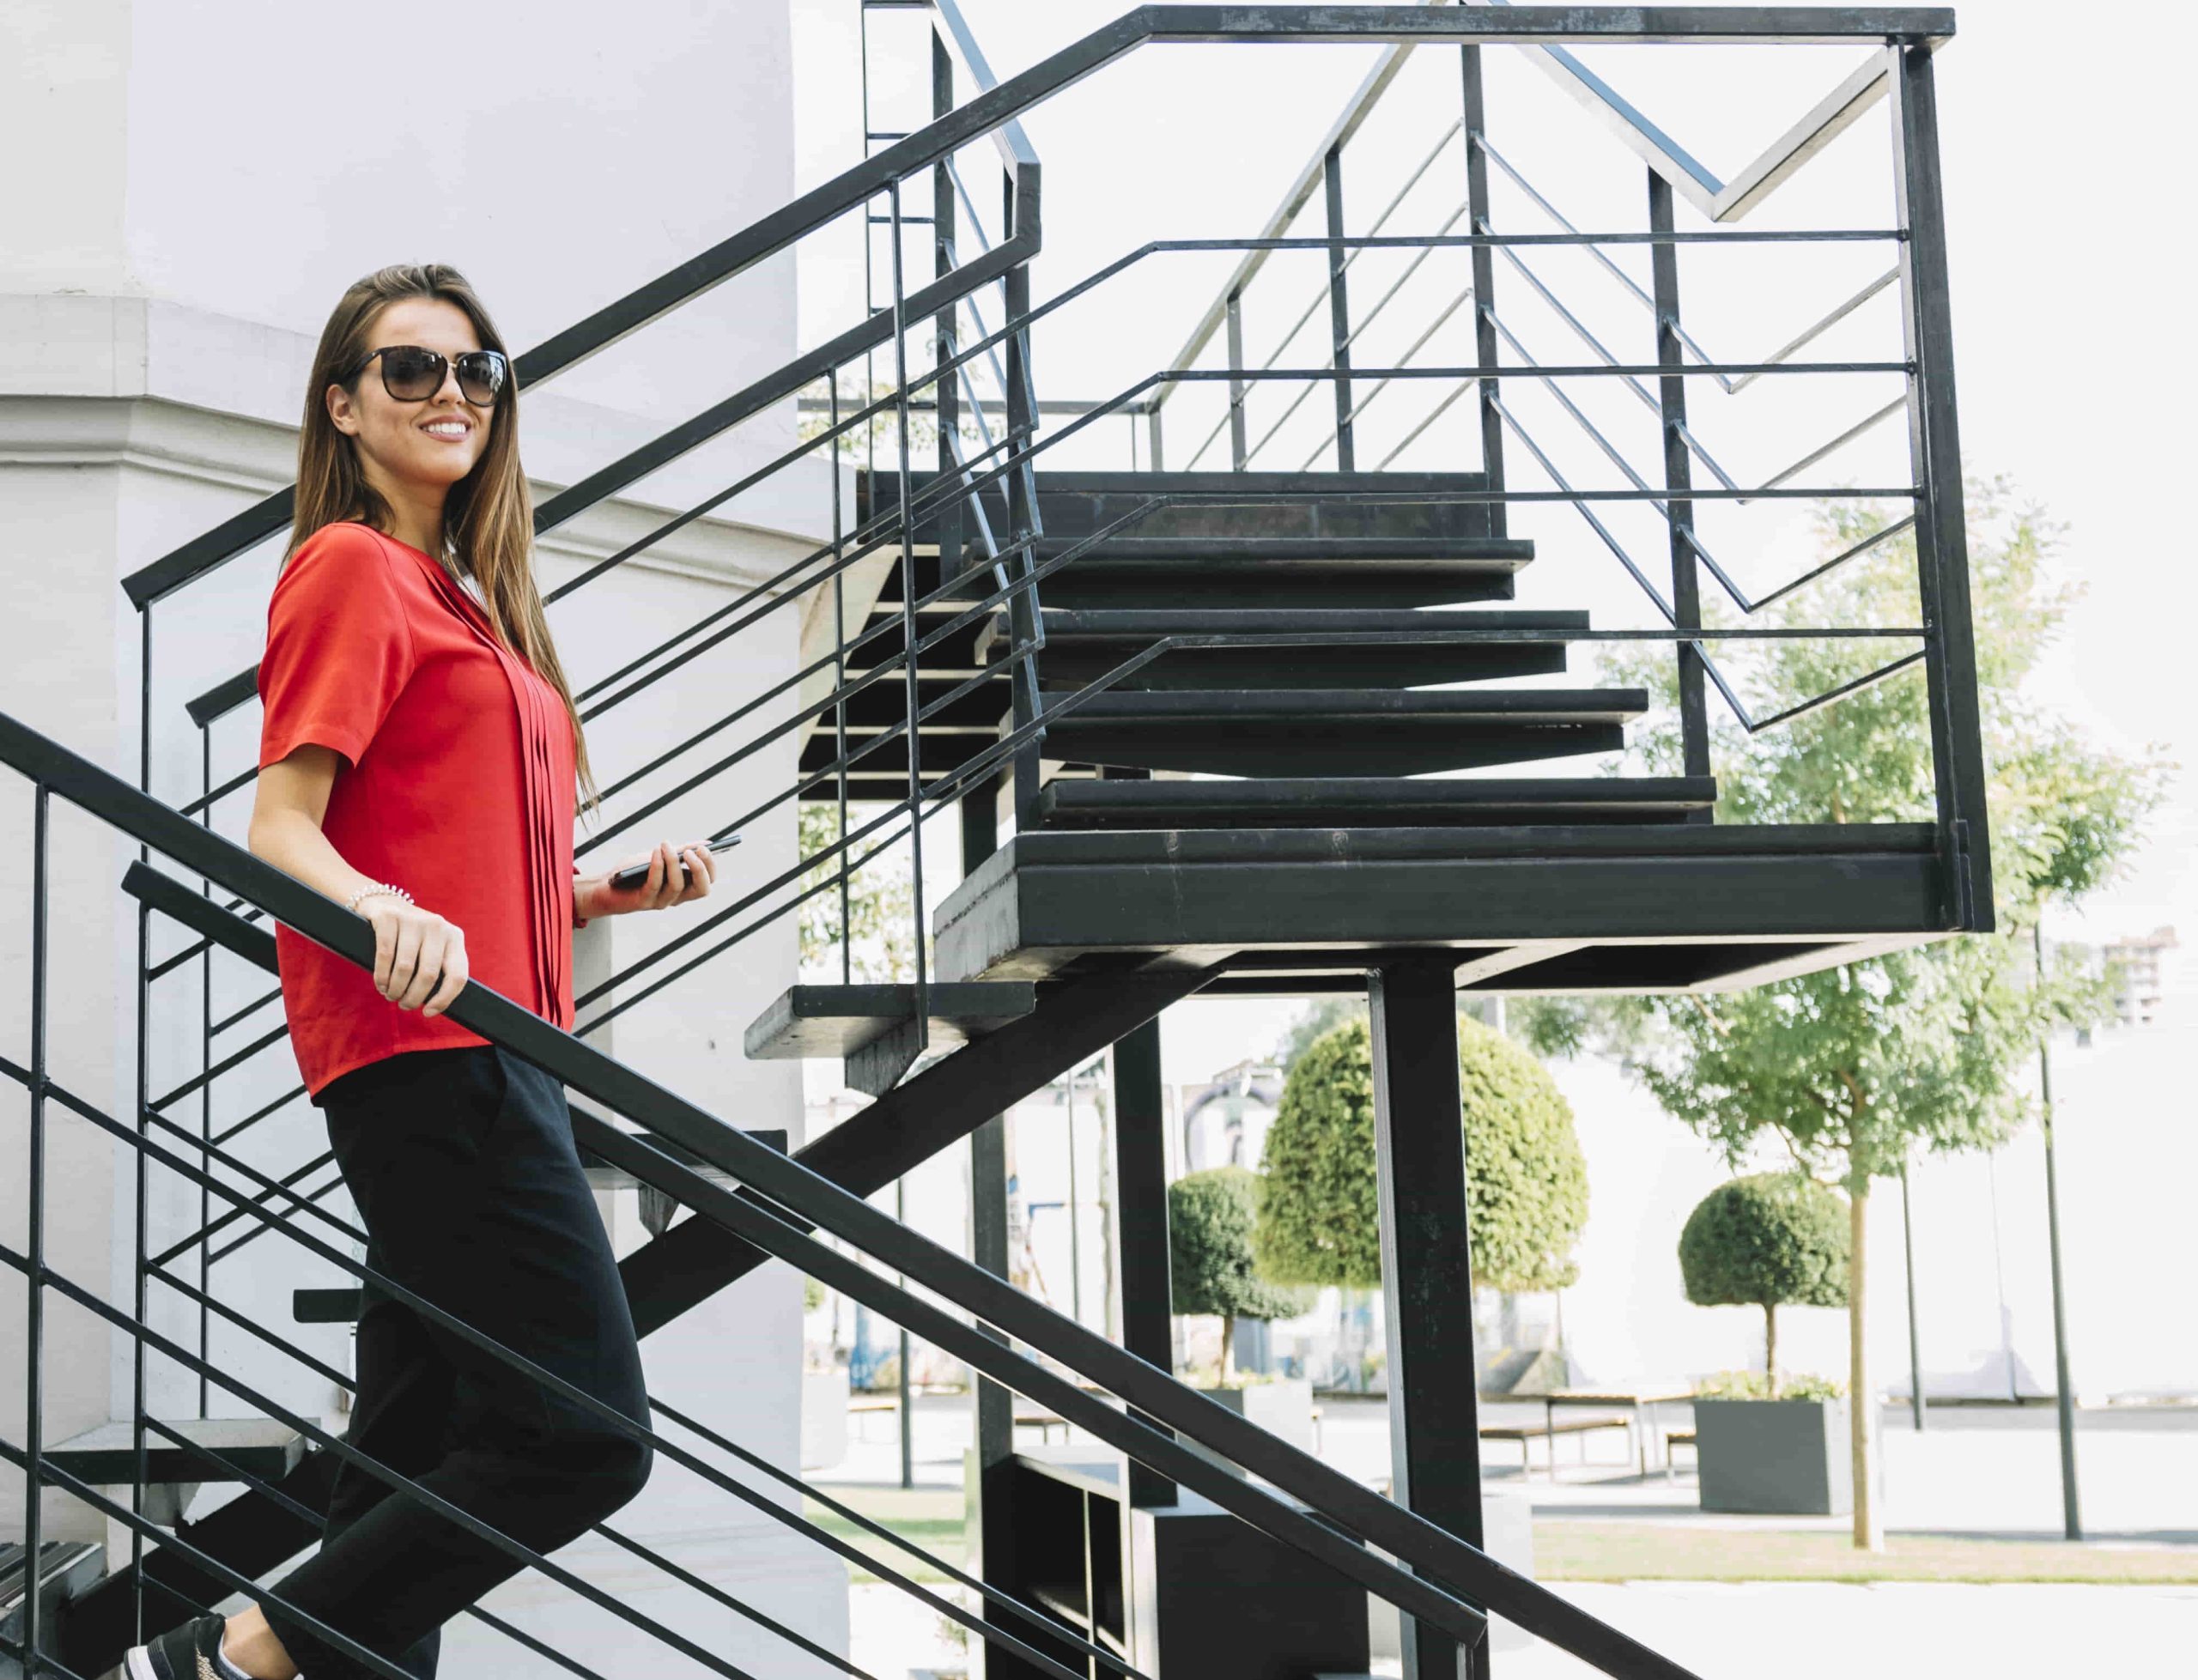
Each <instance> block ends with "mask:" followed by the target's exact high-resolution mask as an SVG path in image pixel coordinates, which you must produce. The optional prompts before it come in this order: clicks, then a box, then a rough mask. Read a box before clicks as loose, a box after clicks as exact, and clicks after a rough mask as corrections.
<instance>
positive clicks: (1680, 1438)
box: [1664, 1429, 1702, 1482]
mask: <svg viewBox="0 0 2198 1680" xmlns="http://www.w3.org/2000/svg"><path fill="white" fill-rule="evenodd" d="M1674 1446H1685V1447H1689V1448H1691V1449H1692V1450H1693V1452H1694V1454H1695V1464H1696V1465H1697V1468H1698V1467H1699V1466H1700V1465H1701V1463H1702V1449H1701V1448H1700V1447H1699V1446H1696V1445H1695V1440H1694V1431H1693V1430H1691V1429H1667V1430H1665V1431H1664V1480H1666V1481H1667V1482H1669V1481H1672V1480H1673V1475H1672V1449H1673V1447H1674Z"/></svg>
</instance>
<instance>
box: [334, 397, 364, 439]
mask: <svg viewBox="0 0 2198 1680" xmlns="http://www.w3.org/2000/svg"><path fill="white" fill-rule="evenodd" d="M327 402H328V417H329V419H330V420H331V421H333V422H335V424H336V429H337V431H339V432H341V433H343V434H344V435H345V436H346V437H352V436H355V435H356V434H357V433H358V430H359V419H358V416H357V415H355V414H353V413H352V412H351V393H350V392H349V391H346V390H344V389H343V386H342V385H331V386H329V387H328V395H327Z"/></svg>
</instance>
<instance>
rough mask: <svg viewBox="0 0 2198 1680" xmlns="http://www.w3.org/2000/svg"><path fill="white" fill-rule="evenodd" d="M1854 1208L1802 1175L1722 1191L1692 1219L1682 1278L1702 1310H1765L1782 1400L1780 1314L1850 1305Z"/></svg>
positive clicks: (1768, 1360)
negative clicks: (1849, 1210)
mask: <svg viewBox="0 0 2198 1680" xmlns="http://www.w3.org/2000/svg"><path fill="white" fill-rule="evenodd" d="M1847 1244H1848V1221H1847V1204H1845V1203H1844V1202H1843V1201H1841V1200H1840V1199H1839V1198H1838V1197H1837V1196H1836V1195H1834V1194H1833V1193H1832V1192H1831V1191H1830V1190H1828V1189H1826V1188H1825V1186H1823V1185H1820V1184H1819V1183H1818V1182H1817V1181H1816V1180H1813V1179H1811V1178H1806V1177H1804V1176H1802V1175H1801V1174H1798V1173H1758V1174H1754V1175H1752V1177H1748V1178H1744V1179H1734V1180H1733V1181H1732V1182H1731V1183H1730V1184H1721V1185H1719V1186H1717V1188H1716V1189H1715V1190H1713V1191H1711V1192H1709V1194H1708V1195H1707V1196H1705V1197H1703V1198H1702V1201H1701V1203H1700V1204H1698V1205H1697V1207H1696V1208H1695V1210H1694V1211H1693V1212H1692V1213H1691V1214H1689V1215H1688V1216H1687V1220H1686V1228H1685V1229H1684V1230H1682V1231H1681V1232H1680V1233H1679V1275H1680V1277H1682V1278H1683V1279H1684V1280H1685V1284H1686V1298H1687V1299H1688V1300H1689V1301H1692V1302H1693V1303H1694V1304H1695V1305H1696V1306H1697V1307H1762V1308H1763V1348H1764V1352H1763V1365H1764V1373H1765V1374H1766V1378H1767V1380H1768V1382H1769V1386H1770V1398H1772V1399H1774V1400H1775V1399H1776V1398H1778V1309H1779V1308H1780V1307H1844V1306H1846V1305H1847V1255H1848V1246H1847Z"/></svg>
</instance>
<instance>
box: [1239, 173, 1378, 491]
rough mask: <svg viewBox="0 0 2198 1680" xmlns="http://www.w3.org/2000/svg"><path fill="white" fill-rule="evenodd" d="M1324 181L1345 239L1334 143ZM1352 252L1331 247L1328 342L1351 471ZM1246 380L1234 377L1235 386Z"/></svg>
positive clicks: (1331, 232) (1339, 456)
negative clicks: (1348, 279)
mask: <svg viewBox="0 0 2198 1680" xmlns="http://www.w3.org/2000/svg"><path fill="white" fill-rule="evenodd" d="M1321 186H1322V189H1323V191H1324V194H1325V197H1326V200H1327V215H1328V237H1329V238H1330V239H1332V240H1341V239H1342V238H1343V237H1344V227H1343V149H1342V148H1341V147H1340V146H1331V147H1330V148H1329V149H1328V152H1327V156H1325V157H1323V158H1322V159H1321ZM1350 263H1351V253H1350V252H1348V251H1346V250H1345V249H1344V247H1343V246H1341V245H1333V246H1329V247H1328V343H1329V355H1330V358H1331V361H1332V362H1333V367H1334V368H1335V379H1334V380H1333V384H1334V386H1335V401H1336V470H1337V471H1338V472H1350V471H1351V470H1353V468H1355V467H1356V466H1357V461H1356V459H1355V458H1354V457H1353V453H1352V450H1351V304H1350V301H1349V300H1348V297H1347V294H1346V290H1345V278H1346V276H1345V270H1346V269H1347V268H1348V267H1349V265H1350ZM1242 383H1243V381H1242V379H1231V380H1230V387H1231V388H1232V389H1234V388H1235V387H1236V386H1237V385H1242Z"/></svg>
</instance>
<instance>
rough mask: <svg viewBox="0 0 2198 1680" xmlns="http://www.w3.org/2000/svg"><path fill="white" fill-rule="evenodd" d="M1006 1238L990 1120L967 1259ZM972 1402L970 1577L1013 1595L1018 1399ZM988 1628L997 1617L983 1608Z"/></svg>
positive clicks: (990, 1396) (1000, 1261) (976, 1137)
mask: <svg viewBox="0 0 2198 1680" xmlns="http://www.w3.org/2000/svg"><path fill="white" fill-rule="evenodd" d="M1000 780H1001V778H999V776H988V777H987V778H986V779H984V780H983V781H981V782H980V783H978V784H977V785H975V787H973V788H971V789H970V790H969V791H968V792H966V793H964V794H963V795H962V798H961V801H960V805H959V809H960V810H961V814H962V875H963V876H965V877H966V876H968V875H969V874H970V872H971V871H973V870H975V868H976V867H977V865H978V864H981V863H982V862H983V861H984V860H985V859H986V858H989V857H990V856H992V854H993V852H994V851H996V850H997V849H998V847H999V788H1000ZM1007 1243H1008V1232H1007V1119H1006V1117H1005V1116H1004V1115H998V1114H996V1115H994V1116H993V1118H992V1119H989V1120H987V1121H986V1122H985V1123H984V1124H983V1125H980V1126H979V1127H978V1128H977V1129H976V1130H975V1131H973V1132H971V1133H970V1134H969V1244H970V1252H969V1258H970V1260H971V1261H972V1262H973V1263H975V1265H981V1266H982V1267H983V1268H984V1269H985V1270H986V1271H989V1272H991V1273H992V1274H993V1276H994V1277H1006V1276H1008V1273H1009V1255H1008V1246H1007ZM984 1329H985V1334H987V1336H990V1337H992V1338H993V1340H994V1341H996V1342H999V1343H1007V1341H1008V1339H1009V1338H1008V1337H1006V1336H1005V1335H1004V1334H1002V1333H1001V1332H999V1331H995V1330H993V1329H991V1328H989V1327H984ZM970 1379H971V1387H972V1389H973V1390H974V1392H975V1396H976V1412H977V1416H976V1443H975V1446H976V1451H975V1463H974V1464H973V1465H971V1466H970V1475H969V1486H968V1493H967V1494H966V1495H965V1498H964V1504H965V1507H966V1508H967V1516H966V1517H965V1524H966V1526H967V1528H968V1535H967V1544H968V1545H969V1546H970V1547H971V1548H972V1550H973V1552H974V1556H971V1557H970V1559H969V1570H970V1573H971V1574H975V1576H976V1577H977V1578H978V1579H979V1580H981V1581H983V1582H984V1583H985V1584H986V1585H987V1586H997V1587H1001V1588H1003V1589H1006V1590H1013V1587H1014V1586H1015V1572H1014V1567H1013V1564H1012V1562H1011V1559H1012V1558H1013V1557H1014V1556H1015V1507H1014V1503H1013V1501H1012V1500H1011V1499H1010V1498H1009V1496H1008V1494H1009V1487H1010V1483H1011V1471H1012V1466H1011V1460H1012V1459H1013V1458H1014V1456H1015V1396H1014V1394H1013V1393H1012V1392H1010V1391H1009V1390H1008V1389H1006V1388H1004V1387H1002V1386H1000V1385H999V1383H996V1382H994V1381H993V1380H992V1379H991V1378H990V1377H985V1376H980V1375H978V1374H976V1373H975V1372H974V1371H972V1372H971V1373H970ZM980 1613H981V1614H982V1615H983V1616H985V1618H986V1619H987V1621H990V1620H992V1619H993V1616H994V1615H995V1612H994V1611H993V1609H992V1608H991V1607H990V1606H984V1607H981V1612H980ZM990 1651H991V1647H990V1646H989V1645H988V1644H987V1642H986V1641H983V1640H976V1641H972V1642H971V1644H970V1647H969V1665H970V1668H969V1672H970V1675H971V1680H983V1677H984V1676H985V1675H986V1673H987V1671H988V1667H989V1660H990Z"/></svg>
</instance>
